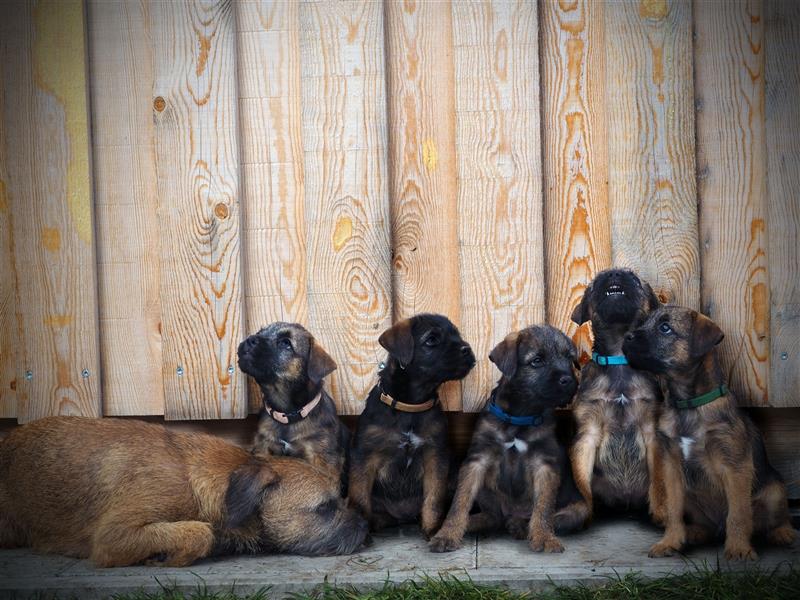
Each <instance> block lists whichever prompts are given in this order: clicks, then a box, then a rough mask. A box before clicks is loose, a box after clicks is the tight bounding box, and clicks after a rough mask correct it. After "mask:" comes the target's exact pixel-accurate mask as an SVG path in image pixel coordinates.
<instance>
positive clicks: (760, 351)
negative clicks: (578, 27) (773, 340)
mask: <svg viewBox="0 0 800 600" xmlns="http://www.w3.org/2000/svg"><path fill="white" fill-rule="evenodd" d="M722 6H723V5H717V4H715V3H709V2H697V3H695V5H694V21H695V36H696V37H695V44H694V48H695V81H696V86H695V94H696V96H697V99H696V102H697V162H698V165H697V167H698V196H699V201H700V239H701V242H702V247H703V252H702V259H703V292H702V309H703V312H705V313H706V314H708V315H709V316H710V317H711V318H713V319H714V320H715V321H716V322H717V323H719V325H720V326H721V327H722V329H723V331H724V332H725V334H726V336H725V339H724V340H723V342H722V345H721V358H722V363H723V367H724V368H725V370H726V372H728V374H729V384H730V385H731V387H732V389H734V390H735V391H736V392H737V393H738V394H739V397H740V402H741V403H742V404H753V405H764V404H766V403H767V402H768V392H767V385H768V382H769V365H770V356H769V349H770V340H769V333H770V283H769V274H768V258H767V250H768V248H767V230H766V223H767V218H768V215H767V196H766V184H767V178H766V164H767V147H766V139H765V135H766V130H765V127H764V44H763V42H764V39H763V36H764V22H763V18H762V14H761V10H762V3H761V2H748V1H746V0H735V1H731V2H727V3H725V5H724V7H722ZM770 237H771V236H770Z"/></svg>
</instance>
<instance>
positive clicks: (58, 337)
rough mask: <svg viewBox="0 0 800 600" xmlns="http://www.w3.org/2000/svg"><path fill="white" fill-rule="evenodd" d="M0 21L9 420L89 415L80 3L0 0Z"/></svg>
mask: <svg viewBox="0 0 800 600" xmlns="http://www.w3.org/2000/svg"><path fill="white" fill-rule="evenodd" d="M0 11H2V15H0V23H2V25H0V39H2V40H3V41H2V55H0V64H2V65H3V67H2V74H3V90H4V94H5V100H4V103H3V115H2V116H3V120H4V124H3V134H4V135H3V141H4V143H5V157H6V160H7V164H6V172H7V180H6V181H5V188H6V190H5V194H6V198H7V203H8V206H9V211H10V219H11V222H12V223H13V238H14V266H15V271H16V273H17V297H16V304H17V318H18V319H19V320H20V322H19V332H20V339H19V342H20V346H19V352H18V353H17V359H18V364H17V369H16V370H17V373H18V374H19V375H18V378H17V417H18V419H19V420H20V422H26V421H31V420H33V419H37V418H39V417H44V416H47V415H54V414H81V415H88V416H99V415H100V406H101V404H100V386H99V376H100V367H99V361H98V333H97V329H98V327H97V288H96V282H95V269H94V263H95V253H94V234H93V222H92V221H93V219H92V182H91V163H90V149H89V122H88V112H87V90H86V43H85V27H84V16H85V15H84V10H83V3H82V2H81V1H80V0H69V1H67V0H64V1H60V0H59V1H49V2H44V1H43V2H38V3H35V4H34V3H29V2H6V3H3V5H2V7H0ZM84 369H86V377H82V375H81V373H82V371H83V370H84ZM26 371H30V373H31V377H30V378H26V377H23V376H22V374H23V373H25V372H26Z"/></svg>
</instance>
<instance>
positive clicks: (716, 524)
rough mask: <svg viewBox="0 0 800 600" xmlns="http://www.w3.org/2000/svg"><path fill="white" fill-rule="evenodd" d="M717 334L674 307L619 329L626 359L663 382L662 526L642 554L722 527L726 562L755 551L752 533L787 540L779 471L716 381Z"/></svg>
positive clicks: (659, 552)
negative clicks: (664, 506) (659, 534)
mask: <svg viewBox="0 0 800 600" xmlns="http://www.w3.org/2000/svg"><path fill="white" fill-rule="evenodd" d="M722 338H723V333H722V330H721V329H720V328H719V327H718V326H717V325H716V323H714V322H713V321H712V320H711V319H709V318H708V317H706V316H704V315H701V314H699V313H697V312H696V311H694V310H690V309H688V308H682V307H678V306H665V307H662V308H660V309H658V310H656V311H654V312H653V313H651V314H650V316H649V317H648V318H647V320H646V321H645V322H644V323H643V324H642V326H641V327H639V328H637V329H636V330H634V331H632V332H631V333H629V334H627V335H626V336H625V344H624V345H623V350H624V352H625V356H627V357H628V360H629V361H630V363H631V365H633V366H634V367H635V368H637V369H645V370H648V371H652V372H654V373H657V374H658V376H659V378H660V379H661V381H662V383H663V387H664V388H665V392H664V400H665V407H664V409H663V411H662V413H661V417H660V419H659V423H658V430H659V438H660V441H661V443H662V445H663V447H664V452H663V454H664V476H665V483H666V493H667V494H666V500H667V503H666V504H667V529H666V531H665V532H664V537H663V539H662V540H661V541H660V542H658V543H657V544H655V545H654V546H653V547H652V548H651V550H650V555H651V556H666V555H670V554H673V553H674V552H676V551H679V550H680V549H681V548H682V547H683V545H684V543H685V542H686V541H689V542H690V543H702V542H704V541H708V540H713V539H715V538H717V537H719V536H720V535H722V534H723V533H724V534H725V557H726V558H727V559H728V560H732V559H755V558H757V557H756V553H755V552H754V551H753V547H752V546H751V545H750V537H751V535H752V534H753V533H755V534H757V535H762V536H765V537H766V538H767V540H768V541H769V542H771V543H774V544H779V545H789V544H791V543H792V542H793V541H794V538H795V531H794V529H793V528H792V526H791V524H790V522H789V510H788V505H787V501H786V488H785V486H784V485H783V482H782V481H781V477H780V475H779V474H778V473H777V471H775V469H773V468H772V465H770V464H769V461H768V460H767V454H766V451H765V449H764V441H763V439H762V438H761V434H760V433H759V431H758V430H757V429H756V427H755V426H754V425H753V423H752V422H751V421H750V419H748V418H747V416H746V415H744V414H743V413H742V412H741V411H740V410H739V409H738V408H737V405H736V398H735V397H734V395H733V394H731V393H730V391H729V390H728V389H727V387H726V385H725V377H724V375H723V373H722V369H721V368H720V365H719V360H718V359H717V356H716V351H715V349H714V347H715V346H716V345H717V344H719V343H720V342H721V341H722ZM684 516H685V517H686V518H687V520H688V521H689V529H688V530H687V529H686V528H685V526H684V523H683V517H684Z"/></svg>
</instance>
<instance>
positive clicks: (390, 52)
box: [385, 1, 461, 410]
mask: <svg viewBox="0 0 800 600" xmlns="http://www.w3.org/2000/svg"><path fill="white" fill-rule="evenodd" d="M385 7H386V64H387V74H386V75H387V99H388V118H389V123H391V124H392V126H391V127H390V129H389V197H390V198H391V218H392V257H393V260H392V289H393V307H394V310H393V313H394V319H395V320H399V319H404V318H406V317H410V316H411V315H413V314H416V313H420V312H438V313H442V314H444V315H446V316H448V317H449V318H450V319H451V320H452V321H453V322H454V323H455V324H456V325H459V324H460V316H461V302H460V295H459V293H458V290H459V263H458V254H459V253H458V212H457V195H456V144H455V142H456V139H455V115H454V108H455V97H454V82H453V29H452V20H451V10H450V2H448V1H444V2H413V1H410V2H402V3H401V2H388V3H386V4H385ZM439 396H440V399H441V400H442V403H443V405H444V406H445V407H446V408H448V409H449V410H458V409H459V408H461V384H460V383H459V382H450V383H448V384H446V385H445V386H443V387H442V390H441V391H440V394H439Z"/></svg>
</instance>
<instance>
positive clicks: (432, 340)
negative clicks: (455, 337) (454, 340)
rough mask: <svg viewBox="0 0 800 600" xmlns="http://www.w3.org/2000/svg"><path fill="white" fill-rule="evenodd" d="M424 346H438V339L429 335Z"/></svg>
mask: <svg viewBox="0 0 800 600" xmlns="http://www.w3.org/2000/svg"><path fill="white" fill-rule="evenodd" d="M425 345H426V346H438V345H439V338H438V337H436V336H435V335H430V336H428V338H427V339H426V340H425Z"/></svg>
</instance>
